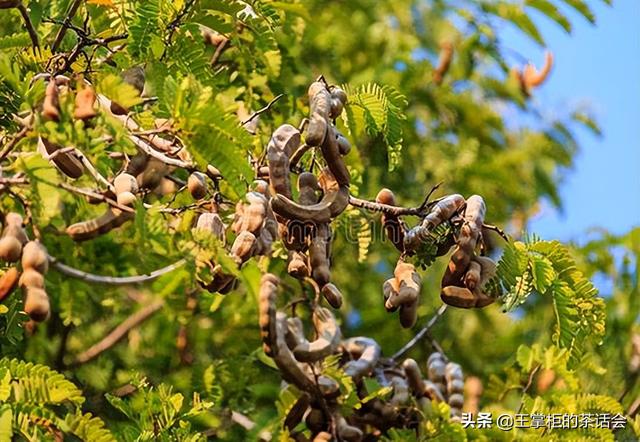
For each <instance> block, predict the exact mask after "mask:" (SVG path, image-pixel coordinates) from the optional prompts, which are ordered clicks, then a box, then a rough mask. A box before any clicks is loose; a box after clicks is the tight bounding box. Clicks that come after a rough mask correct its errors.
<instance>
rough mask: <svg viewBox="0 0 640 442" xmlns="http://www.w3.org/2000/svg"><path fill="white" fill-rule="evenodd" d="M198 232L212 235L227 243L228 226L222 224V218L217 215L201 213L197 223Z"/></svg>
mask: <svg viewBox="0 0 640 442" xmlns="http://www.w3.org/2000/svg"><path fill="white" fill-rule="evenodd" d="M195 228H196V229H197V230H202V231H205V232H209V233H211V234H212V235H213V236H214V237H216V238H218V239H219V240H221V241H222V242H223V243H224V242H225V230H226V228H227V226H225V225H224V223H223V222H222V218H220V215H218V214H217V213H211V212H206V213H201V214H200V216H198V221H197V222H196V227H195Z"/></svg>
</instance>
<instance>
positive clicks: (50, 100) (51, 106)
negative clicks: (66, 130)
mask: <svg viewBox="0 0 640 442" xmlns="http://www.w3.org/2000/svg"><path fill="white" fill-rule="evenodd" d="M42 116H43V117H44V118H45V119H47V120H53V121H60V102H59V99H58V86H56V82H55V81H49V83H47V88H46V90H45V93H44V103H43V104H42Z"/></svg>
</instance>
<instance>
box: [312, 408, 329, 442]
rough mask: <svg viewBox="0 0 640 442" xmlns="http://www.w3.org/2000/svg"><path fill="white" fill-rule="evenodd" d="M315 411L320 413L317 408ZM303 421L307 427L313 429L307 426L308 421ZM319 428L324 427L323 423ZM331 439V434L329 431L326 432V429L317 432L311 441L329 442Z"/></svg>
mask: <svg viewBox="0 0 640 442" xmlns="http://www.w3.org/2000/svg"><path fill="white" fill-rule="evenodd" d="M317 411H318V412H319V413H322V412H321V411H320V410H317ZM323 419H324V418H323ZM305 423H306V424H307V427H309V429H310V430H311V431H313V429H312V428H311V427H310V426H309V422H307V421H305ZM323 423H324V420H323ZM320 428H324V425H323V426H322V427H320ZM332 440H333V436H332V435H331V433H327V432H326V431H321V432H319V433H318V434H316V435H315V437H314V438H313V442H331V441H332Z"/></svg>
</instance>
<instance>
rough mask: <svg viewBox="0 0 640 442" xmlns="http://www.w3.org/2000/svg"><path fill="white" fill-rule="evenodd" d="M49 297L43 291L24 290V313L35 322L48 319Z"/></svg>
mask: <svg viewBox="0 0 640 442" xmlns="http://www.w3.org/2000/svg"><path fill="white" fill-rule="evenodd" d="M49 308H50V305H49V297H48V296H47V292H45V291H44V290H43V289H40V288H37V287H33V288H28V289H27V290H26V294H25V299H24V311H25V312H26V313H27V315H29V317H30V318H31V319H33V320H34V321H36V322H42V321H45V320H46V319H47V318H49V313H50V311H49Z"/></svg>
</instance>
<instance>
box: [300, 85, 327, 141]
mask: <svg viewBox="0 0 640 442" xmlns="http://www.w3.org/2000/svg"><path fill="white" fill-rule="evenodd" d="M308 94H309V125H308V126H307V133H306V136H305V142H306V143H307V144H308V145H309V146H320V145H321V144H322V143H323V141H324V140H325V137H326V135H327V129H328V127H329V118H330V112H331V95H330V94H329V91H328V90H327V87H326V85H325V84H324V82H322V81H315V82H313V83H311V86H309V91H308Z"/></svg>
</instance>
